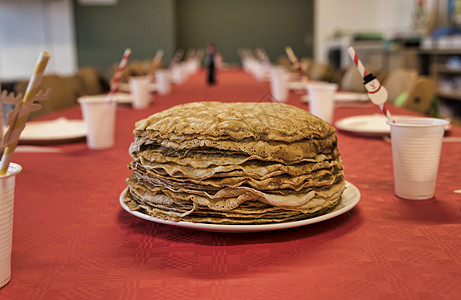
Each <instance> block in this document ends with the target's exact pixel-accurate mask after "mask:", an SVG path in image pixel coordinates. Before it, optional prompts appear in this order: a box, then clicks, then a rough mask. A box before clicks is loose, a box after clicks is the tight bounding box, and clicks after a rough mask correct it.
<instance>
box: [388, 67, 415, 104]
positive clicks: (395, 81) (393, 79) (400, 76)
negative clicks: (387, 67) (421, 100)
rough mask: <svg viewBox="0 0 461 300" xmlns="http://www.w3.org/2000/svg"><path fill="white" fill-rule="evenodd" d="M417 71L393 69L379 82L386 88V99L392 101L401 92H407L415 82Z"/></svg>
mask: <svg viewBox="0 0 461 300" xmlns="http://www.w3.org/2000/svg"><path fill="white" fill-rule="evenodd" d="M417 78H418V72H417V71H416V70H414V69H395V70H392V71H390V72H389V74H388V75H387V76H386V78H385V80H384V81H382V82H381V84H383V85H384V87H385V88H386V89H387V93H388V95H389V98H388V101H389V102H390V103H394V102H395V100H396V99H397V98H398V97H399V96H400V95H402V93H404V92H406V93H409V92H410V90H411V89H412V88H413V86H414V85H415V83H416V80H417Z"/></svg>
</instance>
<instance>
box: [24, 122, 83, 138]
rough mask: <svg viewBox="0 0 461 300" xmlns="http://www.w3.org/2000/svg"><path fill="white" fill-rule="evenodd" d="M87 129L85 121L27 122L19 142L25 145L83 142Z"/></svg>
mask: <svg viewBox="0 0 461 300" xmlns="http://www.w3.org/2000/svg"><path fill="white" fill-rule="evenodd" d="M85 137H86V128H85V123H84V122H83V120H68V119H66V118H58V119H55V120H51V121H36V122H27V123H26V127H25V128H24V130H23V131H22V133H21V136H20V138H19V142H20V143H22V144H25V143H34V144H35V143H64V142H73V141H78V140H83V139H84V138H85Z"/></svg>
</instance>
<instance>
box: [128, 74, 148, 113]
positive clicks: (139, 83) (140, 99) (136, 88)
mask: <svg viewBox="0 0 461 300" xmlns="http://www.w3.org/2000/svg"><path fill="white" fill-rule="evenodd" d="M129 84H130V93H131V97H132V98H133V99H132V101H133V102H132V106H133V108H134V109H144V108H147V107H148V106H149V104H150V78H149V77H147V76H133V77H130V79H129Z"/></svg>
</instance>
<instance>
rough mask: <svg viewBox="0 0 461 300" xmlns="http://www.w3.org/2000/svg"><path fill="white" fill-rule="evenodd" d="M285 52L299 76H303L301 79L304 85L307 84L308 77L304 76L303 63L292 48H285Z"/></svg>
mask: <svg viewBox="0 0 461 300" xmlns="http://www.w3.org/2000/svg"><path fill="white" fill-rule="evenodd" d="M285 52H286V54H287V56H288V58H289V59H290V61H291V63H292V64H293V66H294V67H295V68H296V70H297V71H298V73H299V75H301V79H302V81H303V82H304V83H307V76H306V75H305V74H304V72H303V69H302V68H301V63H300V62H299V60H298V58H297V57H296V55H295V53H294V52H293V49H291V47H290V46H287V47H285Z"/></svg>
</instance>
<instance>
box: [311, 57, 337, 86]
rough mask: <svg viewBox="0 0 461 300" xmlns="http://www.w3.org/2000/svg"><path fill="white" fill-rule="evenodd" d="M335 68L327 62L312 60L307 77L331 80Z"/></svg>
mask: <svg viewBox="0 0 461 300" xmlns="http://www.w3.org/2000/svg"><path fill="white" fill-rule="evenodd" d="M333 72H334V68H333V66H332V65H331V64H330V63H327V62H325V63H324V62H315V61H314V62H312V63H311V64H310V66H309V67H308V69H307V77H308V78H309V79H310V80H319V81H331V79H332V78H333Z"/></svg>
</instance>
